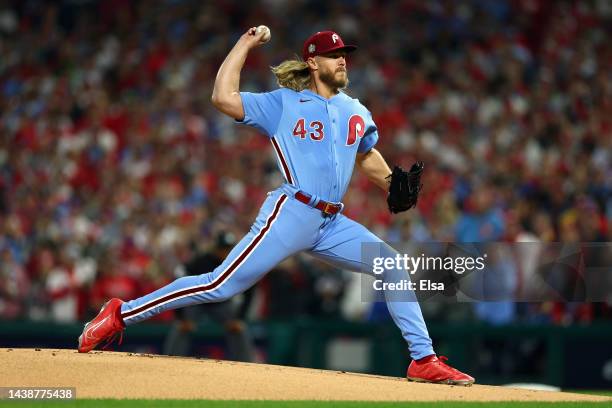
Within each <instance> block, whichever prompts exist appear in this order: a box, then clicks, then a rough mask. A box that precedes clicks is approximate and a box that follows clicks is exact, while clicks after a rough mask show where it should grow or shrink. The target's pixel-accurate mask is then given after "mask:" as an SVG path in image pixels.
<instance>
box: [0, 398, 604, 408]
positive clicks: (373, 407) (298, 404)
mask: <svg viewBox="0 0 612 408" xmlns="http://www.w3.org/2000/svg"><path fill="white" fill-rule="evenodd" d="M441 405H442V406H444V407H445V408H447V407H448V408H484V407H495V408H538V407H544V408H547V407H550V408H553V407H555V408H556V407H562V408H588V407H597V408H599V407H610V406H611V404H610V402H448V401H444V402H409V403H406V402H360V401H354V402H353V401H343V402H340V401H331V402H321V401H208V400H112V399H98V400H95V399H83V400H74V401H44V402H42V401H37V402H26V401H22V402H13V401H1V402H0V407H10V408H15V407H20V408H24V407H41V406H42V407H44V408H61V407H64V408H65V407H79V408H80V407H83V408H85V407H88V408H89V407H93V408H103V407H104V408H107V407H108V408H128V407H151V408H162V407H169V408H196V407H206V408H229V407H238V408H269V407H271V408H314V407H326V408H327V407H329V408H331V407H334V408H336V407H337V408H400V407H402V408H404V407H407V408H434V407H435V408H437V407H440V406H441Z"/></svg>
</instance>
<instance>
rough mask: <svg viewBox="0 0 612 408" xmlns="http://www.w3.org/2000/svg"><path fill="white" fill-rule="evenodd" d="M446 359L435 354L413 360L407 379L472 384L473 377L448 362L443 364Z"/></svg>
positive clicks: (436, 382) (449, 383) (437, 382)
mask: <svg viewBox="0 0 612 408" xmlns="http://www.w3.org/2000/svg"><path fill="white" fill-rule="evenodd" d="M446 360H448V358H446V357H444V356H440V358H438V357H436V355H435V354H433V355H431V356H428V357H425V358H422V359H420V360H413V361H412V363H410V366H409V367H408V372H407V373H406V377H407V378H408V381H416V382H427V383H435V384H448V385H465V386H470V385H472V384H474V377H472V376H469V375H467V374H464V373H462V372H461V371H459V370H457V369H455V368H453V367H451V366H449V365H448V364H445V363H444V362H445V361H446Z"/></svg>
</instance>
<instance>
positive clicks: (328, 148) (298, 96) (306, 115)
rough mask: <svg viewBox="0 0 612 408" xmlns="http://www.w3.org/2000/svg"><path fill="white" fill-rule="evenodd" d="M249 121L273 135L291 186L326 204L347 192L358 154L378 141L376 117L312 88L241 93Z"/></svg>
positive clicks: (344, 98) (355, 102)
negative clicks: (374, 119) (373, 117)
mask: <svg viewBox="0 0 612 408" xmlns="http://www.w3.org/2000/svg"><path fill="white" fill-rule="evenodd" d="M240 96H241V97H242V105H243V107H244V113H245V116H244V119H243V121H242V122H241V123H244V124H245V125H249V126H253V127H255V128H256V129H259V130H260V131H262V132H263V133H265V134H266V135H268V137H270V140H271V142H272V145H273V146H274V150H275V151H276V154H277V156H278V162H279V168H280V170H281V172H282V173H283V175H284V177H285V179H286V180H287V183H289V184H291V185H293V186H295V187H297V188H298V189H300V190H303V191H305V192H307V193H309V194H311V195H315V196H318V197H319V198H321V199H323V200H325V201H332V202H339V201H342V197H343V196H344V194H345V193H346V190H347V188H348V185H349V182H350V180H351V175H352V174H353V167H354V165H355V157H356V155H357V152H359V153H366V152H368V151H369V150H370V149H372V147H374V145H375V144H376V142H377V141H378V131H377V129H376V125H375V124H374V121H373V120H372V114H371V113H370V112H369V111H368V110H367V109H366V108H365V107H364V106H363V105H362V104H361V103H360V102H359V100H357V99H354V98H351V97H350V96H348V95H346V94H345V93H342V92H340V93H338V94H337V95H335V96H333V97H332V98H330V99H326V98H324V97H322V96H320V95H318V94H316V93H314V92H312V91H310V90H304V91H302V92H296V91H293V90H291V89H287V88H280V89H277V90H276V91H273V92H268V93H249V92H241V93H240Z"/></svg>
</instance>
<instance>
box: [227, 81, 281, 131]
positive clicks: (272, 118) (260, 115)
mask: <svg viewBox="0 0 612 408" xmlns="http://www.w3.org/2000/svg"><path fill="white" fill-rule="evenodd" d="M240 98H241V99H242V108H243V109H244V119H242V120H236V122H237V123H240V124H243V125H248V126H252V127H254V128H256V129H259V130H261V131H263V132H264V133H266V134H267V135H268V136H269V137H272V136H274V134H275V133H276V130H277V128H278V122H279V121H280V118H281V115H282V112H283V100H282V94H281V89H277V90H275V91H272V92H265V93H252V92H240Z"/></svg>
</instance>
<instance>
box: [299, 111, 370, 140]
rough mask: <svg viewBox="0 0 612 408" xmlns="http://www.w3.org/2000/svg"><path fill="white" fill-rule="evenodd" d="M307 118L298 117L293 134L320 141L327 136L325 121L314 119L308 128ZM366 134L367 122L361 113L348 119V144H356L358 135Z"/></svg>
mask: <svg viewBox="0 0 612 408" xmlns="http://www.w3.org/2000/svg"><path fill="white" fill-rule="evenodd" d="M306 123H307V120H306V119H304V118H300V119H298V121H297V122H296V123H295V126H294V127H293V136H296V137H299V138H300V139H305V138H306V135H307V134H308V136H309V137H310V138H311V139H312V140H314V141H316V142H320V141H321V140H323V138H324V137H325V132H324V129H323V123H321V122H319V121H318V120H313V121H312V122H310V123H309V125H308V128H306ZM364 134H365V122H364V120H363V118H362V117H361V116H359V115H353V116H351V117H350V119H349V121H348V133H347V135H346V145H347V146H351V145H353V144H355V142H356V141H357V138H358V137H363V135H364Z"/></svg>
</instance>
